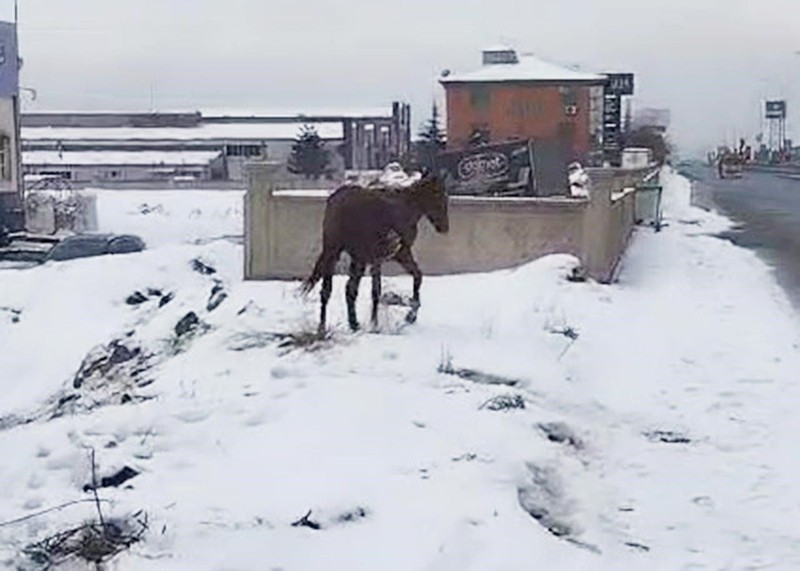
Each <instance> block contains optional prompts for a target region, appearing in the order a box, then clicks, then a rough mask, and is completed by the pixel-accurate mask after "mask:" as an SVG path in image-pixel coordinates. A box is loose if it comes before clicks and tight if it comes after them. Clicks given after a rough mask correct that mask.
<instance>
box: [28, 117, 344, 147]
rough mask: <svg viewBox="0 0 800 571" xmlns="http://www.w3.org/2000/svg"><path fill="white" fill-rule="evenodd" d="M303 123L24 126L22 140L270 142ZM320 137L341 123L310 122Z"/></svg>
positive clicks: (338, 130)
mask: <svg viewBox="0 0 800 571" xmlns="http://www.w3.org/2000/svg"><path fill="white" fill-rule="evenodd" d="M304 125H306V123H302V122H298V123H266V122H265V123H208V124H204V125H200V126H199V127H23V128H22V139H23V140H24V141H234V142H235V141H262V140H263V141H269V140H281V139H295V138H296V137H297V135H298V133H299V132H300V130H301V129H302V127H303V126H304ZM310 126H311V127H313V128H314V129H316V131H317V133H319V135H320V137H322V138H323V139H329V140H338V139H343V138H344V128H343V126H342V124H341V123H310Z"/></svg>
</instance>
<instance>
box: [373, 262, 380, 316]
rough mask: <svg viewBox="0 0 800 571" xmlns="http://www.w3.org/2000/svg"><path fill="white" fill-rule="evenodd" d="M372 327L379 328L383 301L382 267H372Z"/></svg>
mask: <svg viewBox="0 0 800 571" xmlns="http://www.w3.org/2000/svg"><path fill="white" fill-rule="evenodd" d="M371 273H372V326H373V327H377V326H378V304H379V303H380V301H381V265H380V264H378V263H375V264H373V265H372V270H371Z"/></svg>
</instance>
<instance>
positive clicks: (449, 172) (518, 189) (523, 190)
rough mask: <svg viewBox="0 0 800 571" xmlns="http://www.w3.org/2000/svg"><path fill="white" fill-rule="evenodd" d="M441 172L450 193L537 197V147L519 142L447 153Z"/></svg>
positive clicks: (439, 166) (439, 163)
mask: <svg viewBox="0 0 800 571" xmlns="http://www.w3.org/2000/svg"><path fill="white" fill-rule="evenodd" d="M437 170H438V171H439V173H440V175H441V176H442V177H443V178H444V180H445V184H446V186H447V192H448V193H449V194H460V195H464V194H466V195H484V196H499V195H506V196H514V195H516V196H523V195H532V194H533V190H534V189H533V170H534V168H533V145H532V143H530V142H529V141H515V142H511V143H500V144H496V145H481V146H478V147H473V148H470V149H464V150H459V151H447V152H444V153H441V154H440V155H439V156H438V158H437Z"/></svg>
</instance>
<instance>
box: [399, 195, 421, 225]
mask: <svg viewBox="0 0 800 571" xmlns="http://www.w3.org/2000/svg"><path fill="white" fill-rule="evenodd" d="M401 216H402V219H403V220H402V222H403V225H404V226H407V227H408V228H409V229H416V227H417V223H419V221H420V218H422V208H420V207H419V205H418V204H417V203H416V201H415V200H414V199H413V198H412V197H406V198H405V199H404V200H403V208H402V211H401Z"/></svg>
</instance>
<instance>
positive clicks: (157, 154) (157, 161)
mask: <svg viewBox="0 0 800 571" xmlns="http://www.w3.org/2000/svg"><path fill="white" fill-rule="evenodd" d="M219 155H220V153H219V151H67V152H64V153H61V154H59V153H58V151H25V152H23V153H22V164H24V165H64V166H99V165H114V166H116V165H130V166H151V165H207V164H208V163H209V162H211V161H212V160H214V159H215V158H217V157H218V156H219Z"/></svg>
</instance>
